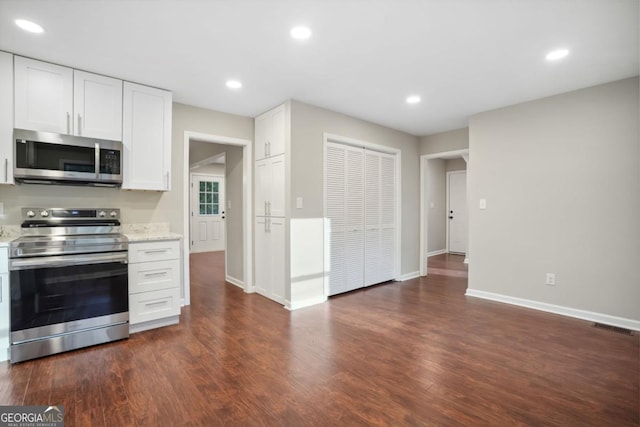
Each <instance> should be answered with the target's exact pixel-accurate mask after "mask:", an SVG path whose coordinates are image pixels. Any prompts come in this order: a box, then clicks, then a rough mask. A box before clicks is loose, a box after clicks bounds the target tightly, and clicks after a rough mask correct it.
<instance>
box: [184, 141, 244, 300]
mask: <svg viewBox="0 0 640 427" xmlns="http://www.w3.org/2000/svg"><path fill="white" fill-rule="evenodd" d="M251 144H252V143H251V141H250V140H245V139H239V138H232V137H226V136H219V135H210V134H203V133H198V132H190V131H185V133H184V146H185V153H184V162H183V170H184V174H183V197H184V199H183V215H184V216H183V219H184V221H183V230H184V231H183V236H184V242H183V254H184V255H183V256H184V260H185V262H184V264H183V281H184V283H185V288H184V304H185V305H189V303H190V300H191V291H190V288H191V283H190V274H191V271H190V270H191V268H190V262H189V260H190V259H191V253H192V252H193V253H194V256H197V258H198V259H200V260H201V259H202V254H214V255H213V256H216V257H217V259H219V258H220V257H221V255H222V254H224V272H223V273H222V274H221V278H222V280H224V281H226V282H228V283H231V284H233V285H236V286H238V287H240V288H242V289H243V290H244V291H245V292H254V289H253V277H252V265H253V259H252V253H253V247H252V238H251V236H252V221H251V215H250V212H251V211H252V205H251V194H252V182H253V178H252V171H253V168H252V167H251V166H252V158H251V157H252V148H251V147H252V145H251ZM192 213H193V215H192ZM218 270H222V269H218Z"/></svg>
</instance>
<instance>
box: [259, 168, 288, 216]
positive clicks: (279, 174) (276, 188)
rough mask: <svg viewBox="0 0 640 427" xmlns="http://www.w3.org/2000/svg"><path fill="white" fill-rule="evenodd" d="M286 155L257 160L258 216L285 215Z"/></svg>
mask: <svg viewBox="0 0 640 427" xmlns="http://www.w3.org/2000/svg"><path fill="white" fill-rule="evenodd" d="M284 195H285V158H284V155H280V156H276V157H270V158H267V159H262V160H258V161H257V162H256V185H255V201H256V208H255V209H256V216H277V217H283V216H285V196H284Z"/></svg>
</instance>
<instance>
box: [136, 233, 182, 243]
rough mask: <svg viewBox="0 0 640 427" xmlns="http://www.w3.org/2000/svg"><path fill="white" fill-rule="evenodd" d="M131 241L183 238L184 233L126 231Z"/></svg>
mask: <svg viewBox="0 0 640 427" xmlns="http://www.w3.org/2000/svg"><path fill="white" fill-rule="evenodd" d="M124 235H125V237H126V238H127V240H128V241H129V242H150V241H160V240H181V239H182V234H178V233H172V232H170V231H163V232H151V233H124Z"/></svg>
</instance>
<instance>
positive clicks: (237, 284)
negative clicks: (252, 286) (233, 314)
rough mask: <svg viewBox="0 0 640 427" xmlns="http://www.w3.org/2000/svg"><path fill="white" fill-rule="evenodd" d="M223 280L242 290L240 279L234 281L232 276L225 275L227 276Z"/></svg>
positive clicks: (242, 283)
mask: <svg viewBox="0 0 640 427" xmlns="http://www.w3.org/2000/svg"><path fill="white" fill-rule="evenodd" d="M224 280H225V282H229V283H231V284H232V285H234V286H237V287H239V288H240V289H244V282H243V281H242V280H240V279H236V278H235V277H233V276H229V275H227V276H225V278H224Z"/></svg>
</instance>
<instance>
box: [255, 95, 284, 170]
mask: <svg viewBox="0 0 640 427" xmlns="http://www.w3.org/2000/svg"><path fill="white" fill-rule="evenodd" d="M285 135H286V120H285V106H284V105H281V106H279V107H276V108H274V109H273V110H270V111H267V112H266V113H264V114H261V115H259V116H258V117H256V119H255V147H256V148H255V155H256V160H260V159H264V158H267V157H273V156H278V155H280V154H284V151H285Z"/></svg>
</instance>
